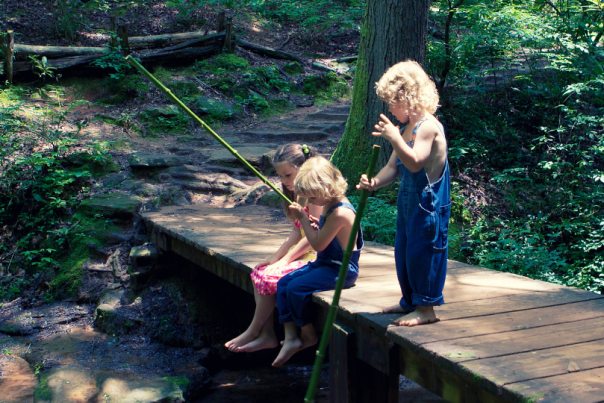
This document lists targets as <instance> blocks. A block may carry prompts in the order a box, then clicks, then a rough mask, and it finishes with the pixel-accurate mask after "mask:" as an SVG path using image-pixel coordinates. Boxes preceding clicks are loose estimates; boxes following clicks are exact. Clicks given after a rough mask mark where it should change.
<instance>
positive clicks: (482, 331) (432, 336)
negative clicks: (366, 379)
mask: <svg viewBox="0 0 604 403" xmlns="http://www.w3.org/2000/svg"><path fill="white" fill-rule="evenodd" d="M564 312H565V313H564V314H562V313H561V308H560V307H557V306H554V307H545V308H539V309H531V310H526V311H519V312H509V313H502V314H496V315H490V316H479V317H473V318H464V319H459V320H448V321H440V322H437V323H433V324H431V325H429V326H414V327H402V326H401V327H391V328H389V329H388V332H387V334H388V337H389V338H390V339H391V340H392V341H394V342H396V343H400V344H403V345H407V346H410V348H414V347H416V346H419V345H421V344H426V343H432V342H437V341H445V340H454V339H461V338H465V337H475V336H482V335H487V334H495V333H502V332H511V331H516V330H522V329H531V328H536V327H541V326H548V325H554V324H559V323H570V322H578V321H580V320H586V319H594V318H599V317H604V299H602V298H600V299H596V300H590V301H581V302H574V303H570V304H567V305H564ZM571 312H572V313H571Z"/></svg>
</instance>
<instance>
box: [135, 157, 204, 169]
mask: <svg viewBox="0 0 604 403" xmlns="http://www.w3.org/2000/svg"><path fill="white" fill-rule="evenodd" d="M128 163H129V164H130V166H131V167H132V168H160V167H176V166H181V165H191V164H192V163H193V161H192V160H191V158H189V157H185V156H180V155H174V154H150V153H132V154H131V155H130V159H129V160H128Z"/></svg>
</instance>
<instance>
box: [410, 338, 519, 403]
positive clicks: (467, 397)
mask: <svg viewBox="0 0 604 403" xmlns="http://www.w3.org/2000/svg"><path fill="white" fill-rule="evenodd" d="M399 363H400V373H401V374H402V375H404V376H406V377H407V378H409V379H411V380H412V381H413V382H415V383H417V384H419V385H421V386H423V387H424V388H426V389H428V390H429V391H430V392H432V393H435V394H437V395H438V396H441V397H442V398H444V399H445V400H446V401H447V402H450V403H504V402H509V401H510V400H508V399H504V398H503V397H502V396H501V393H500V392H501V389H499V388H497V386H494V385H492V384H490V385H489V384H486V385H485V384H483V383H482V380H481V379H480V378H476V379H471V380H468V379H464V378H461V377H460V376H459V375H458V374H457V373H455V372H454V371H450V370H448V369H445V368H442V367H439V366H437V365H434V362H433V361H432V360H431V359H430V357H424V356H420V355H419V354H418V353H417V351H413V350H409V349H407V348H405V347H402V346H399Z"/></svg>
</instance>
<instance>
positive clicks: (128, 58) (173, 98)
mask: <svg viewBox="0 0 604 403" xmlns="http://www.w3.org/2000/svg"><path fill="white" fill-rule="evenodd" d="M126 62H128V63H129V64H130V65H131V66H134V67H136V69H137V70H138V71H140V72H141V73H143V75H144V76H146V77H147V78H148V79H149V80H150V81H151V82H152V83H153V84H155V86H156V87H157V88H159V89H160V90H161V92H163V93H164V94H166V96H167V97H168V98H169V99H170V100H171V101H172V102H174V103H175V104H176V106H178V107H179V108H180V109H182V110H183V111H184V112H185V113H186V114H187V115H189V116H190V117H191V119H193V120H194V121H195V122H197V123H199V124H200V125H201V126H202V127H203V128H204V129H205V130H206V131H207V132H208V133H209V134H210V135H212V137H214V138H215V139H216V140H217V141H218V142H219V143H220V144H221V145H222V146H224V148H226V149H227V150H228V151H229V152H230V153H231V154H233V155H234V156H235V158H237V159H238V160H239V161H241V163H242V164H243V165H245V166H246V167H247V168H248V169H249V170H250V171H252V172H253V173H254V175H256V176H257V177H258V178H260V180H261V181H262V182H264V183H266V184H267V185H268V186H270V187H271V189H273V190H274V191H275V192H277V194H278V195H279V196H281V198H282V199H283V200H284V201H286V202H287V204H292V202H291V200H289V199H288V198H287V197H286V196H285V195H284V194H283V193H281V191H280V190H279V189H277V187H276V186H275V185H273V184H272V183H271V182H270V181H269V180H268V179H267V178H266V177H265V176H264V175H262V174H261V173H260V172H258V170H256V168H254V167H253V166H251V165H250V163H249V162H247V161H246V160H245V158H243V157H242V156H241V155H239V153H238V152H237V150H235V149H234V148H233V147H231V146H230V145H229V144H228V143H227V142H226V141H224V140H223V139H222V138H221V137H220V136H219V135H218V134H216V132H215V131H214V130H212V128H211V127H210V126H208V125H207V124H206V122H204V121H203V120H201V119H200V118H199V116H197V115H196V114H195V113H193V111H191V109H189V108H188V107H187V106H186V105H185V104H184V103H183V102H182V101H181V100H180V99H178V98H177V97H176V96H175V95H174V94H173V93H172V91H170V89H169V88H168V87H166V86H165V85H163V84H162V83H161V82H160V81H159V80H158V79H157V78H155V76H153V74H151V73H149V72H148V71H147V70H146V69H145V68H144V67H143V66H141V64H140V63H139V62H137V61H136V59H134V58H133V57H131V56H130V55H128V56H126Z"/></svg>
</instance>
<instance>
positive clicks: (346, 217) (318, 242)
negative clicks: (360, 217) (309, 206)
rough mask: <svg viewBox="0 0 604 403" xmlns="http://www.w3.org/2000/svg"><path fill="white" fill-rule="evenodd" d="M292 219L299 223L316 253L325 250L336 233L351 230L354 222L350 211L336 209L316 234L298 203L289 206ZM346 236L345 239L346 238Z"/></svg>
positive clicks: (352, 213)
mask: <svg viewBox="0 0 604 403" xmlns="http://www.w3.org/2000/svg"><path fill="white" fill-rule="evenodd" d="M289 208H290V209H291V210H292V213H293V215H294V217H296V218H297V219H298V221H300V224H302V228H303V229H304V233H305V234H306V239H308V242H309V243H310V245H311V246H312V247H313V249H314V250H316V251H317V252H321V251H322V250H323V249H325V248H327V246H328V245H329V243H330V242H331V241H332V240H333V239H334V238H335V237H336V236H337V235H338V233H339V232H340V231H341V230H342V229H345V228H346V227H348V231H350V229H351V228H352V224H353V222H354V216H355V214H354V212H353V211H352V210H350V209H346V208H342V209H337V210H335V211H334V212H333V213H331V214H330V215H329V217H327V220H326V221H325V224H324V225H323V228H321V231H319V232H317V231H315V230H314V229H313V227H312V226H311V223H310V220H309V218H308V217H307V216H306V214H304V209H303V208H302V206H300V205H299V204H298V203H293V204H291V205H290V206H289ZM348 235H350V234H348ZM348 235H347V236H346V237H345V238H348Z"/></svg>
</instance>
